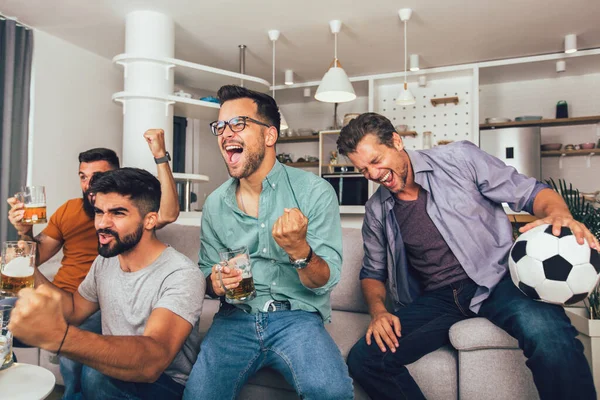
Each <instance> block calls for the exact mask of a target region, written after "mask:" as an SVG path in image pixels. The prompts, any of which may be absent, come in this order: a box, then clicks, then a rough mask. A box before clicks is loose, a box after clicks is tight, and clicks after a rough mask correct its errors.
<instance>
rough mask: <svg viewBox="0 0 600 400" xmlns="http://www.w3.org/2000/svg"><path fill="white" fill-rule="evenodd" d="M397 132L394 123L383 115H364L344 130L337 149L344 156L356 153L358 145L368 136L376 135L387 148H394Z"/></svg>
mask: <svg viewBox="0 0 600 400" xmlns="http://www.w3.org/2000/svg"><path fill="white" fill-rule="evenodd" d="M395 131H396V129H395V128H394V125H392V122H391V121H390V120H389V119H387V118H386V117H384V116H383V115H379V114H376V113H364V114H361V115H360V116H359V117H358V118H355V119H353V120H352V121H350V123H349V124H348V125H346V126H345V127H343V128H342V131H341V132H340V137H339V138H338V140H337V148H338V151H339V152H340V154H341V155H343V156H347V155H348V154H351V153H354V152H355V151H356V146H358V143H359V142H360V141H361V140H362V138H363V137H365V135H368V134H371V135H375V136H376V137H377V139H379V143H381V144H384V145H386V146H387V147H394V140H393V134H394V132H395Z"/></svg>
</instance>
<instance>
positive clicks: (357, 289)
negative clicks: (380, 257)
mask: <svg viewBox="0 0 600 400" xmlns="http://www.w3.org/2000/svg"><path fill="white" fill-rule="evenodd" d="M342 236H343V247H344V251H343V264H342V276H341V278H340V281H339V283H338V284H337V286H336V287H335V288H334V289H333V291H332V292H331V308H332V309H334V310H339V311H353V312H361V313H367V312H368V308H367V303H366V302H365V298H364V297H363V294H362V289H361V286H360V279H359V274H360V268H361V266H362V260H363V256H364V254H365V253H364V249H363V240H362V233H361V230H360V229H356V228H343V229H342Z"/></svg>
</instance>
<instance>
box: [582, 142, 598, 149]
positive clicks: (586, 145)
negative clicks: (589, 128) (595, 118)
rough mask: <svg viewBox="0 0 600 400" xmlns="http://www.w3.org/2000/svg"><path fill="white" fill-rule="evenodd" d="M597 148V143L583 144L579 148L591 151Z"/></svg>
mask: <svg viewBox="0 0 600 400" xmlns="http://www.w3.org/2000/svg"><path fill="white" fill-rule="evenodd" d="M595 147H596V143H581V144H580V145H579V148H580V149H582V150H591V149H593V148H595Z"/></svg>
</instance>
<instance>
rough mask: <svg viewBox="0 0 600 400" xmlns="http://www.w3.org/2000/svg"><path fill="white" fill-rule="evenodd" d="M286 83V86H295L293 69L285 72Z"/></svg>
mask: <svg viewBox="0 0 600 400" xmlns="http://www.w3.org/2000/svg"><path fill="white" fill-rule="evenodd" d="M284 83H285V84H286V85H293V84H294V71H292V70H291V69H286V70H285V81H284Z"/></svg>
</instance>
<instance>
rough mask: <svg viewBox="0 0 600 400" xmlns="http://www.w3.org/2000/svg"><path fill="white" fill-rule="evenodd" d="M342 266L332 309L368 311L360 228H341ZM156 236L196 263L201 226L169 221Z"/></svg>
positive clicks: (334, 292) (334, 291) (333, 296)
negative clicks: (364, 292)
mask: <svg viewBox="0 0 600 400" xmlns="http://www.w3.org/2000/svg"><path fill="white" fill-rule="evenodd" d="M342 235H343V249H344V250H343V259H344V261H343V265H342V276H341V278H340V282H339V283H338V284H337V286H336V287H335V288H334V289H333V292H332V293H331V307H332V308H333V309H334V310H340V311H354V312H364V313H366V312H368V309H367V305H366V303H365V300H364V297H363V295H362V290H361V288H360V281H359V279H358V276H359V273H360V268H361V265H362V259H363V255H364V251H363V241H362V235H361V231H360V229H353V228H343V229H342ZM156 236H157V237H158V239H159V240H161V241H163V242H164V243H167V244H170V245H171V246H173V248H174V249H175V250H177V251H179V252H180V253H183V254H185V255H186V256H187V257H188V258H190V259H191V260H192V261H193V262H198V251H199V249H200V227H198V226H188V225H180V224H170V225H167V226H165V227H164V228H162V229H159V230H157V231H156Z"/></svg>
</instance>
